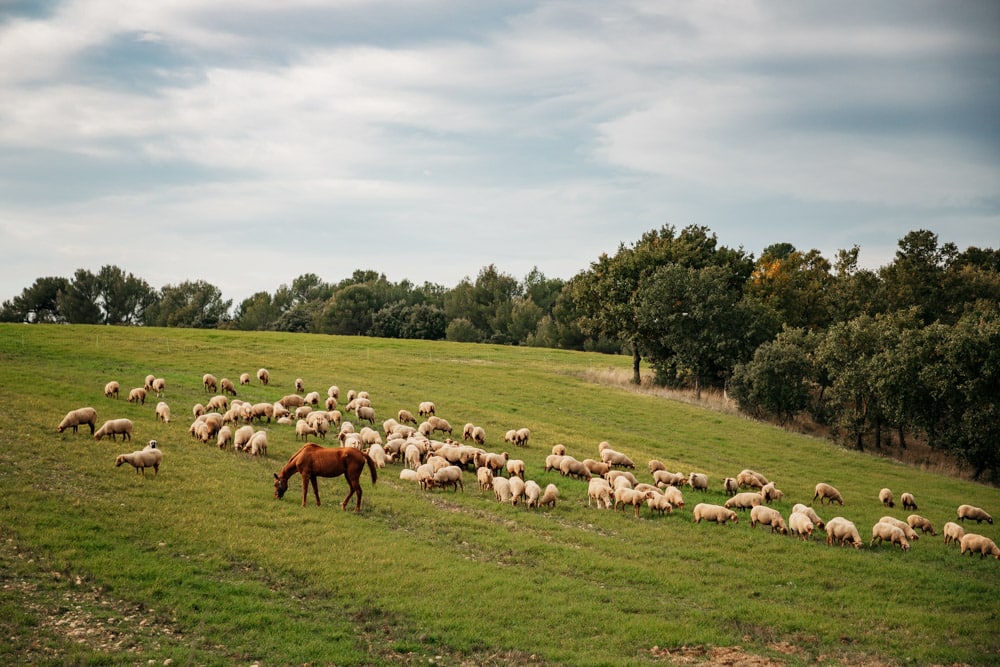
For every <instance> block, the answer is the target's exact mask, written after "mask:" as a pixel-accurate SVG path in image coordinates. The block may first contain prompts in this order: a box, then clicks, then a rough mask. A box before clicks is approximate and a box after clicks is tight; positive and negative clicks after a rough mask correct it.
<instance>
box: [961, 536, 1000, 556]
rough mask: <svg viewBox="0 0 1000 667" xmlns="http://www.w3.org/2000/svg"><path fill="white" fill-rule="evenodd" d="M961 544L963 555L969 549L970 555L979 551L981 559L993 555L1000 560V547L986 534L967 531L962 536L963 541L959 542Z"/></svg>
mask: <svg viewBox="0 0 1000 667" xmlns="http://www.w3.org/2000/svg"><path fill="white" fill-rule="evenodd" d="M959 545H960V546H961V551H960V554H961V555H965V552H966V551H968V552H969V555H970V556H971V555H973V554H975V553H978V554H979V558H980V559H983V558H986V557H987V556H993V557H994V558H996V559H997V560H1000V547H998V546H997V545H996V543H995V542H994V541H993V540H991V539H990V538H988V537H986V536H985V535H977V534H976V533H966V534H965V535H964V536H963V537H962V541H961V542H959Z"/></svg>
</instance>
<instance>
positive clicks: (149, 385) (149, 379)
mask: <svg viewBox="0 0 1000 667" xmlns="http://www.w3.org/2000/svg"><path fill="white" fill-rule="evenodd" d="M155 379H156V376H155V375H153V374H150V375H147V376H146V381H145V382H144V383H143V385H142V388H143V389H145V390H146V391H152V389H153V380H155Z"/></svg>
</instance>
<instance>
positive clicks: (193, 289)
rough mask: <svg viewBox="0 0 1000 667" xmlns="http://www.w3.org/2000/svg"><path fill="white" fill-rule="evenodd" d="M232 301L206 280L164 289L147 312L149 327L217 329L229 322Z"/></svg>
mask: <svg viewBox="0 0 1000 667" xmlns="http://www.w3.org/2000/svg"><path fill="white" fill-rule="evenodd" d="M232 304H233V302H232V300H231V299H230V300H224V299H223V298H222V292H221V291H220V290H219V288H218V287H216V286H215V285H212V284H211V283H208V282H205V281H204V280H196V281H184V282H182V283H180V284H178V285H177V286H173V285H165V286H164V287H162V288H161V289H160V297H159V299H157V301H156V303H154V304H152V305H151V306H150V307H149V308H147V309H146V324H148V325H150V326H159V327H185V328H193V329H217V328H219V326H220V325H221V324H223V323H224V322H226V321H228V319H229V308H230V307H231V306H232Z"/></svg>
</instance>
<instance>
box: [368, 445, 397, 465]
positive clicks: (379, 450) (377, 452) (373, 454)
mask: <svg viewBox="0 0 1000 667" xmlns="http://www.w3.org/2000/svg"><path fill="white" fill-rule="evenodd" d="M368 458H370V459H371V460H372V461H374V462H375V467H376V468H384V467H385V466H386V463H389V462H391V461H392V459H391V458H390V457H389V455H388V454H387V453H386V451H385V448H384V447H382V445H380V444H378V443H376V444H374V445H372V446H371V447H369V448H368Z"/></svg>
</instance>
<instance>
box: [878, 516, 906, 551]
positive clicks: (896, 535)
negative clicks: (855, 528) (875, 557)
mask: <svg viewBox="0 0 1000 667" xmlns="http://www.w3.org/2000/svg"><path fill="white" fill-rule="evenodd" d="M875 540H878V543H879V544H880V545H881V544H882V542H883V541H885V540H888V541H889V543H890V544H898V545H899V548H900V549H902V550H903V551H909V550H910V543H909V542H907V541H906V535H904V534H903V531H902V529H900V528H899V527H898V526H893V525H892V524H889V523H883V522H881V521H879V522H878V523H876V524H875V525H874V526H872V539H871V542H869V543H868V546H869V547H870V546H873V545H874V544H875Z"/></svg>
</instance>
